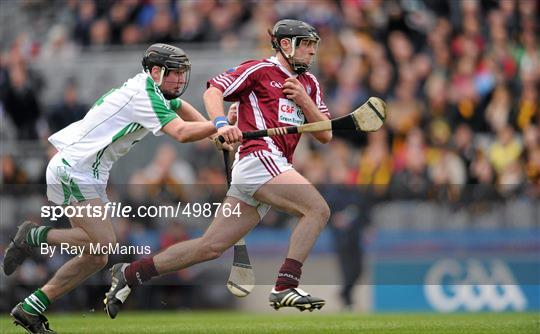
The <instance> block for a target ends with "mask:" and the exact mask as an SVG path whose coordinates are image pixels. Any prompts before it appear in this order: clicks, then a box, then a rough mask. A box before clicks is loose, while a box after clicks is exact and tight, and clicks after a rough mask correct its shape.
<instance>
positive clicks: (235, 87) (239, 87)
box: [206, 61, 264, 102]
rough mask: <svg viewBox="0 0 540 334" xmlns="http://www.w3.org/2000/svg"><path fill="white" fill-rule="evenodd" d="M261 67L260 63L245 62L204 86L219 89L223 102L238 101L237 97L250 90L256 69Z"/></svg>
mask: <svg viewBox="0 0 540 334" xmlns="http://www.w3.org/2000/svg"><path fill="white" fill-rule="evenodd" d="M263 65H264V64H263V63H261V62H260V61H247V62H245V63H242V64H240V66H237V67H234V68H231V69H229V70H227V71H225V72H223V73H221V74H220V75H218V76H216V77H214V78H212V79H210V80H208V82H207V84H206V86H207V87H210V86H213V87H216V88H217V89H219V90H220V91H221V92H222V93H223V98H224V100H225V101H229V102H234V101H238V99H239V97H240V96H241V95H242V94H243V93H244V92H247V91H248V90H249V89H250V87H251V86H252V84H253V82H254V77H255V75H256V71H257V69H259V68H261V67H263Z"/></svg>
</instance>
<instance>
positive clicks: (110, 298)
mask: <svg viewBox="0 0 540 334" xmlns="http://www.w3.org/2000/svg"><path fill="white" fill-rule="evenodd" d="M127 266H129V263H117V264H115V265H114V266H112V268H111V269H110V270H111V274H112V283H111V288H110V289H109V292H107V293H106V294H105V299H104V300H103V303H104V304H105V311H106V312H107V314H108V315H109V317H111V319H114V318H116V315H117V314H118V312H119V311H120V306H121V305H122V304H123V303H124V302H125V301H126V299H127V297H128V296H129V294H130V292H131V288H130V287H129V285H128V284H127V281H126V278H125V277H124V270H125V269H126V267H127Z"/></svg>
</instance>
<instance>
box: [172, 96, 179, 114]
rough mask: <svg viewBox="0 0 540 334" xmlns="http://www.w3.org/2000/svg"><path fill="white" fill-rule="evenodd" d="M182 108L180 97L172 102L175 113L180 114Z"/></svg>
mask: <svg viewBox="0 0 540 334" xmlns="http://www.w3.org/2000/svg"><path fill="white" fill-rule="evenodd" d="M181 107H182V100H181V99H180V98H179V97H178V98H176V99H174V100H171V109H172V110H173V111H175V112H178V110H179V109H180V108H181Z"/></svg>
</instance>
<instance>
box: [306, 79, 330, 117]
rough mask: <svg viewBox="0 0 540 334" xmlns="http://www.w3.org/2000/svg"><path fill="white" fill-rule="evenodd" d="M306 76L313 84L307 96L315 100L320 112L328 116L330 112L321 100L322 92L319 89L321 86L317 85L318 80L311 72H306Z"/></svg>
mask: <svg viewBox="0 0 540 334" xmlns="http://www.w3.org/2000/svg"><path fill="white" fill-rule="evenodd" d="M307 74H308V77H309V78H310V79H311V80H310V81H311V82H312V84H313V85H314V86H315V87H313V88H312V89H311V92H310V93H309V96H310V97H311V99H312V100H313V102H315V104H316V105H317V108H319V110H320V112H321V113H323V114H325V115H326V117H328V118H330V112H329V111H328V107H327V106H326V103H324V100H323V92H322V90H321V86H320V85H319V81H318V80H317V78H315V76H314V75H313V74H311V73H309V72H308V73H307Z"/></svg>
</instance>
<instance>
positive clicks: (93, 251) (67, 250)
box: [40, 242, 152, 257]
mask: <svg viewBox="0 0 540 334" xmlns="http://www.w3.org/2000/svg"><path fill="white" fill-rule="evenodd" d="M87 247H88V249H87ZM57 250H58V251H59V253H60V254H67V255H74V256H78V257H81V256H82V255H83V254H84V253H87V254H90V255H113V254H120V255H128V254H129V255H148V254H150V253H151V251H152V250H151V249H150V246H124V245H120V244H118V243H116V244H111V243H109V244H101V243H99V242H98V243H91V244H89V245H88V246H72V245H70V244H68V243H65V242H62V243H61V244H60V246H53V245H48V244H46V243H42V244H41V247H40V253H41V255H48V256H49V257H53V256H54V254H55V253H56V251H57Z"/></svg>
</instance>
